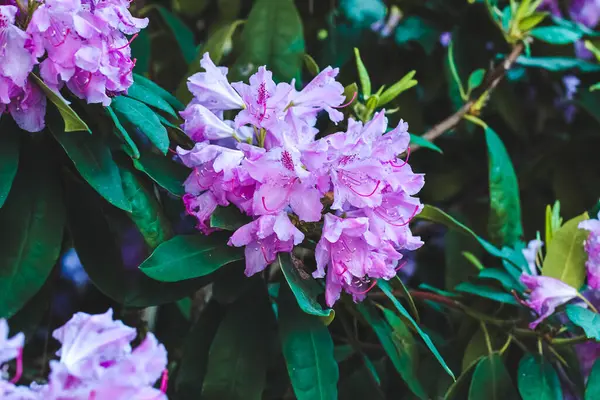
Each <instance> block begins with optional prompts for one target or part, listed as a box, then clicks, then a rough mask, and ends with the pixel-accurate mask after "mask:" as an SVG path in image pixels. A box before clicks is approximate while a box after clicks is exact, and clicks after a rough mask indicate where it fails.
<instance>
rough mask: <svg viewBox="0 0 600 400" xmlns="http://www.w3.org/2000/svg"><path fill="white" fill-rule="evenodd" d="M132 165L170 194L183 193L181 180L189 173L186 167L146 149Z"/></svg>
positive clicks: (180, 194)
mask: <svg viewBox="0 0 600 400" xmlns="http://www.w3.org/2000/svg"><path fill="white" fill-rule="evenodd" d="M133 166H134V167H135V168H136V169H138V170H139V171H142V172H144V173H145V174H146V175H148V176H149V177H150V178H151V179H152V180H153V181H154V182H156V183H157V184H158V185H159V186H160V187H162V188H163V189H166V190H167V191H169V192H170V193H171V194H173V195H175V196H179V197H181V196H183V195H184V194H185V190H184V188H183V182H184V181H185V179H186V178H187V177H188V175H189V174H190V170H189V169H188V168H187V167H185V166H183V165H181V164H178V163H176V162H175V161H173V160H171V159H169V158H167V157H164V156H162V155H158V154H154V153H151V152H148V151H146V152H142V154H141V157H140V158H139V159H138V160H133Z"/></svg>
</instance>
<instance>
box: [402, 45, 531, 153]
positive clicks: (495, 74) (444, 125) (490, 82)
mask: <svg viewBox="0 0 600 400" xmlns="http://www.w3.org/2000/svg"><path fill="white" fill-rule="evenodd" d="M524 47H525V46H524V45H523V43H518V44H517V45H515V46H514V47H513V49H512V51H511V52H510V54H509V55H508V57H506V58H505V59H504V61H503V62H502V63H500V65H498V66H497V67H496V68H494V69H493V70H492V71H491V72H490V73H488V76H487V78H486V80H485V82H484V84H483V85H482V86H481V87H480V88H479V89H478V90H477V95H476V96H472V98H471V99H469V100H468V101H467V102H466V103H465V104H464V105H463V106H462V107H461V108H460V109H459V110H458V111H456V112H455V113H454V114H452V115H451V116H449V117H448V118H446V119H445V120H443V121H442V122H440V123H439V124H437V125H435V126H434V127H433V128H431V129H430V130H429V131H427V132H426V133H425V134H423V136H422V138H423V139H426V140H429V141H430V142H433V141H434V140H435V139H437V138H438V137H440V136H441V135H442V134H444V133H445V132H446V131H448V130H450V129H452V128H454V127H455V126H456V125H458V124H459V122H460V121H461V120H462V119H463V117H464V116H465V115H466V114H468V113H469V111H470V110H471V108H472V107H473V105H475V103H476V102H477V99H478V98H479V97H480V96H481V95H482V94H483V93H485V92H488V93H491V92H492V91H493V90H494V89H495V88H496V87H497V86H498V84H499V83H500V81H502V79H503V78H504V76H505V75H506V72H507V71H508V70H509V69H511V68H512V66H513V64H514V63H515V61H516V60H517V58H518V57H519V56H520V55H521V53H522V52H523V49H524ZM419 147H420V146H419V145H412V146H411V151H415V150H417V149H419Z"/></svg>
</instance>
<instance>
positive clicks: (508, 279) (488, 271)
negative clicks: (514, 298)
mask: <svg viewBox="0 0 600 400" xmlns="http://www.w3.org/2000/svg"><path fill="white" fill-rule="evenodd" d="M478 277H479V278H480V279H493V280H495V281H498V282H500V283H501V284H502V286H503V287H504V288H505V289H506V290H508V291H510V290H513V289H514V290H516V291H518V292H521V291H522V290H523V284H522V283H521V282H520V281H518V280H516V279H514V278H513V277H512V275H510V274H509V273H508V272H506V271H502V270H500V269H496V268H485V269H483V270H481V271H480V272H479V276H478Z"/></svg>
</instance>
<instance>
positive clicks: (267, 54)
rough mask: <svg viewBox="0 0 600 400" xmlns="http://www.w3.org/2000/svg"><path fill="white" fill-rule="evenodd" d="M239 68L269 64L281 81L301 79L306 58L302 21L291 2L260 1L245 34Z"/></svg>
mask: <svg viewBox="0 0 600 400" xmlns="http://www.w3.org/2000/svg"><path fill="white" fill-rule="evenodd" d="M243 46H244V47H243V51H242V54H241V56H240V59H239V60H238V62H237V64H238V65H247V64H252V65H253V66H255V67H257V66H259V65H266V66H267V67H268V68H269V69H270V70H271V71H273V77H274V78H275V79H277V80H279V81H286V82H287V81H290V80H291V79H293V78H298V77H299V76H300V72H301V70H302V58H303V55H304V31H303V27H302V20H301V19H300V15H299V14H298V10H297V9H296V6H295V5H294V2H293V1H292V0H257V1H255V2H254V5H253V7H252V11H251V12H250V15H249V16H248V21H247V22H246V26H245V27H244V32H243Z"/></svg>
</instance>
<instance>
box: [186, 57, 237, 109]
mask: <svg viewBox="0 0 600 400" xmlns="http://www.w3.org/2000/svg"><path fill="white" fill-rule="evenodd" d="M200 65H201V66H202V68H204V70H205V72H198V73H197V74H194V75H192V76H191V77H190V78H189V79H188V89H189V90H190V92H192V94H193V95H194V96H195V98H194V101H195V102H197V103H198V104H200V105H203V106H204V107H206V108H208V109H210V110H237V109H240V108H244V107H245V104H244V101H243V100H242V98H241V97H240V95H239V94H238V93H237V92H236V91H235V89H233V87H232V86H231V84H230V83H229V81H227V68H225V67H217V66H216V65H215V64H214V63H213V62H212V60H211V59H210V56H209V55H208V53H205V54H204V56H203V57H202V61H200Z"/></svg>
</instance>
